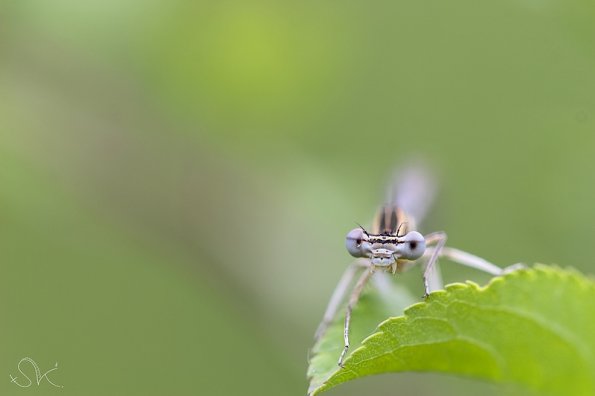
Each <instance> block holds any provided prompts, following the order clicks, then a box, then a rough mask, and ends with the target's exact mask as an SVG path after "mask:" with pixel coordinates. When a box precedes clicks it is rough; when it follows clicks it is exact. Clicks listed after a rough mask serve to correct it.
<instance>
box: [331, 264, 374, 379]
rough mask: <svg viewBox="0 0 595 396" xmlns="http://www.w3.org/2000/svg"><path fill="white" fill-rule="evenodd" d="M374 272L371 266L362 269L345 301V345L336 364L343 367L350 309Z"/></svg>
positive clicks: (346, 347)
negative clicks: (346, 301)
mask: <svg viewBox="0 0 595 396" xmlns="http://www.w3.org/2000/svg"><path fill="white" fill-rule="evenodd" d="M373 273H374V271H373V269H372V267H370V269H368V270H366V271H364V273H363V274H362V275H361V276H360V277H359V279H358V280H357V283H356V284H355V287H354V288H353V291H352V292H351V296H350V297H349V302H348V303H347V311H346V313H345V326H344V327H343V340H344V341H345V347H344V348H343V351H342V352H341V356H339V361H338V362H337V364H338V365H339V366H341V367H343V358H345V355H346V354H347V350H348V349H349V324H350V322H351V311H353V307H354V306H355V304H357V301H358V300H359V297H360V295H361V294H362V290H364V286H366V283H368V280H369V279H370V276H372V274H373Z"/></svg>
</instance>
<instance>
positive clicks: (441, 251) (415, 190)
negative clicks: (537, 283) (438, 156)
mask: <svg viewBox="0 0 595 396" xmlns="http://www.w3.org/2000/svg"><path fill="white" fill-rule="evenodd" d="M434 186H435V184H434V183H433V181H432V178H431V177H430V174H429V173H428V172H427V170H425V168H423V167H419V166H412V167H410V168H406V169H404V170H403V171H402V172H400V173H398V174H397V176H396V177H395V181H394V182H393V183H391V185H390V187H389V189H388V194H387V199H386V203H385V204H384V205H382V206H381V207H380V209H379V210H378V212H377V214H376V217H375V219H374V223H373V226H372V228H371V229H370V230H366V229H365V228H364V227H362V226H359V227H358V228H355V229H353V230H351V231H349V233H348V234H347V237H346V239H345V246H346V248H347V251H348V252H349V254H351V256H353V257H355V258H356V260H355V261H354V262H353V263H352V264H351V265H350V266H349V267H348V268H347V269H346V270H345V272H344V273H343V276H342V277H341V279H340V281H339V283H338V285H337V286H336V288H335V290H334V292H333V294H332V296H331V299H330V301H329V304H328V306H327V309H326V311H325V313H324V317H323V319H322V322H321V323H320V325H319V326H318V329H317V331H316V334H315V340H319V339H320V338H321V337H322V336H323V335H324V334H325V332H326V330H327V328H328V326H329V325H330V323H331V322H332V321H333V319H334V317H335V315H336V314H337V311H338V309H339V308H340V307H341V305H342V303H343V300H344V298H345V297H346V295H347V293H348V291H349V288H350V285H351V284H352V283H353V280H354V279H355V276H356V275H357V273H358V272H359V271H361V275H360V276H359V278H358V279H357V281H356V282H355V285H354V286H353V287H352V289H351V294H350V295H349V298H348V300H347V308H346V312H345V323H344V327H343V339H344V348H343V350H342V352H341V355H340V356H339V361H338V365H339V366H341V367H343V360H344V358H345V355H346V354H347V351H348V349H349V327H350V322H351V313H352V310H353V308H354V306H355V305H356V304H357V302H358V300H359V297H360V295H361V293H362V291H363V289H364V287H365V286H366V284H367V283H368V281H369V280H370V278H371V277H372V275H373V274H374V273H375V272H376V271H384V272H390V273H392V274H395V273H401V272H404V271H406V270H408V269H409V268H411V267H412V266H414V265H415V264H418V263H419V264H421V266H422V267H423V284H424V296H423V298H424V299H425V298H427V296H428V295H429V294H430V292H431V291H433V290H437V289H441V288H442V280H441V277H440V272H439V270H438V267H437V262H438V259H439V258H447V259H449V260H450V261H453V262H456V263H459V264H461V265H465V266H467V267H471V268H475V269H477V270H480V271H484V272H487V273H489V274H492V275H502V274H504V273H506V272H509V271H512V270H514V269H517V268H519V267H522V266H523V265H522V264H514V265H511V266H509V267H506V268H504V269H503V268H500V267H498V266H496V265H494V264H492V263H490V262H488V261H486V260H484V259H482V258H480V257H477V256H475V255H473V254H470V253H467V252H464V251H462V250H458V249H455V248H452V247H447V246H445V244H446V239H447V236H446V233H445V232H443V231H438V232H432V233H430V234H426V235H422V234H421V233H419V232H418V231H416V226H417V223H416V221H421V219H423V217H424V215H425V214H426V212H427V210H428V208H429V206H430V203H431V201H432V200H433V196H434V191H435V187H434Z"/></svg>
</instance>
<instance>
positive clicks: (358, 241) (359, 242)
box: [355, 238, 362, 246]
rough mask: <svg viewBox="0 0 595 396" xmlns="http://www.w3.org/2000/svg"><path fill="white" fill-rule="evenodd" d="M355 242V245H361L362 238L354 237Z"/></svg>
mask: <svg viewBox="0 0 595 396" xmlns="http://www.w3.org/2000/svg"><path fill="white" fill-rule="evenodd" d="M355 243H357V246H359V245H361V244H362V239H361V238H359V239H356V240H355Z"/></svg>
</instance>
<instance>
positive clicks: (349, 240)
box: [345, 228, 369, 257]
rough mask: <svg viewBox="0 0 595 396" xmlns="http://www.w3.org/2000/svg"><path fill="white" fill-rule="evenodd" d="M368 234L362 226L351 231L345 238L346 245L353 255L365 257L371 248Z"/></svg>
mask: <svg viewBox="0 0 595 396" xmlns="http://www.w3.org/2000/svg"><path fill="white" fill-rule="evenodd" d="M368 245H369V243H368V234H366V233H365V232H364V230H362V229H361V228H354V229H353V230H351V231H349V233H348V234H347V237H346V238H345V247H346V248H347V251H348V252H349V254H351V255H352V256H353V257H364V256H365V255H366V253H367V251H368V250H369V246H368Z"/></svg>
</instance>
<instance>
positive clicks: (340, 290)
mask: <svg viewBox="0 0 595 396" xmlns="http://www.w3.org/2000/svg"><path fill="white" fill-rule="evenodd" d="M368 266H369V261H368V260H366V259H358V260H356V261H354V262H353V263H351V264H350V265H349V267H347V269H346V270H345V272H343V275H342V276H341V279H340V280H339V283H338V284H337V286H336V287H335V290H334V291H333V294H332V296H331V299H330V301H329V303H328V306H327V307H326V311H325V312H324V316H323V317H322V322H320V324H319V325H318V329H316V333H315V334H314V340H315V341H318V340H319V339H320V338H321V337H322V336H323V335H324V333H325V332H326V329H327V328H328V326H329V325H330V324H331V322H332V321H333V319H334V317H335V315H336V314H337V310H338V309H339V306H340V305H341V302H342V301H343V298H344V297H345V294H346V293H347V289H348V288H349V285H350V284H351V282H352V281H353V278H354V277H355V274H356V273H357V270H358V269H360V268H364V267H368Z"/></svg>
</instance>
